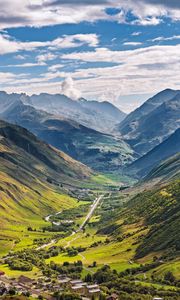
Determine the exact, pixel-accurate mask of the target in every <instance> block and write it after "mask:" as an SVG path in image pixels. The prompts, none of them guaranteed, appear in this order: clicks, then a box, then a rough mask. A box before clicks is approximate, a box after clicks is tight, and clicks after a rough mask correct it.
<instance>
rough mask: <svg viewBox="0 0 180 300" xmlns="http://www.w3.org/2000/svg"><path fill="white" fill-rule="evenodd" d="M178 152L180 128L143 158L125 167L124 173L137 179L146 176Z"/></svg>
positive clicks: (179, 147)
mask: <svg viewBox="0 0 180 300" xmlns="http://www.w3.org/2000/svg"><path fill="white" fill-rule="evenodd" d="M178 152H180V128H178V129H177V130H176V131H175V132H174V133H173V134H172V135H170V137H169V138H167V139H166V140H164V141H163V142H162V143H160V144H159V145H158V146H156V147H155V148H153V149H152V150H151V151H149V152H148V153H147V154H145V155H144V156H142V157H140V158H139V159H137V160H136V161H135V162H133V163H132V164H130V165H129V166H127V168H126V172H127V173H129V172H130V173H131V174H134V175H135V176H137V177H139V178H140V177H143V176H145V175H147V174H148V173H149V172H150V171H151V170H152V169H153V168H154V167H155V166H157V165H158V164H160V162H161V161H163V160H165V159H167V158H169V157H171V156H173V155H174V154H176V153H178Z"/></svg>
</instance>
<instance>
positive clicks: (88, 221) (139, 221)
mask: <svg viewBox="0 0 180 300" xmlns="http://www.w3.org/2000/svg"><path fill="white" fill-rule="evenodd" d="M151 188H152V187H151ZM170 188H171V189H172V187H170ZM146 189H147V185H146ZM173 189H174V190H175V189H177V186H176V187H175V186H174V187H173ZM155 190H156V188H155ZM97 193H98V194H99V195H98V194H97ZM138 193H139V187H137V189H136V188H135V189H132V188H131V189H125V190H124V191H118V190H116V191H114V190H113V189H112V190H109V191H107V190H106V191H103V190H102V191H98V192H97V191H94V192H93V191H90V194H89V195H87V194H86V197H85V198H84V200H83V201H82V200H81V201H79V200H76V199H71V198H69V199H67V198H64V197H65V196H61V197H62V200H63V199H64V200H70V201H68V203H69V204H68V206H67V205H65V204H64V206H63V205H62V206H61V209H60V206H59V208H58V209H57V210H56V212H54V214H53V213H52V214H51V216H50V217H49V218H48V222H47V221H45V219H46V220H47V218H46V217H47V215H44V216H43V217H42V219H41V220H32V223H31V224H32V229H31V230H35V229H36V231H31V230H28V229H27V228H25V227H22V228H21V229H22V230H17V229H15V231H14V233H13V234H15V235H16V236H17V240H15V242H14V239H13V241H10V238H9V240H8V239H7V238H6V246H5V247H3V250H2V252H1V256H5V255H7V254H8V253H11V254H10V257H11V259H12V260H13V257H16V256H17V255H18V256H19V254H18V253H20V252H19V251H21V253H23V252H24V251H25V252H24V253H26V251H27V249H31V250H28V251H32V253H37V255H40V253H42V251H43V253H44V254H43V255H44V259H43V260H44V264H45V266H46V268H45V269H44V267H43V268H42V267H41V266H37V263H33V264H32V270H29V271H23V270H13V269H12V267H11V266H10V265H9V266H8V264H7V262H8V259H2V264H1V267H0V269H1V270H2V271H4V272H5V273H6V274H7V275H8V276H10V277H15V278H18V277H19V276H20V275H22V274H23V275H25V276H27V277H29V278H33V279H35V278H36V279H38V278H40V277H41V276H42V275H43V274H44V276H48V277H51V276H53V277H54V276H55V274H54V275H53V272H54V271H52V269H51V268H52V267H53V264H55V265H57V266H62V265H66V264H67V262H68V263H69V264H70V265H72V264H76V262H77V261H81V262H82V271H81V273H80V274H79V275H78V273H77V276H80V277H81V278H82V279H83V280H86V277H87V276H89V275H88V274H90V275H91V276H92V277H93V276H94V277H95V278H96V276H97V275H96V274H97V272H98V270H99V269H101V268H103V266H104V265H108V266H110V268H111V269H113V270H116V271H117V272H118V273H120V274H122V275H121V276H123V277H124V276H125V277H126V280H130V277H129V276H130V275H128V273H127V274H126V272H129V271H127V270H134V271H131V272H134V274H135V275H134V276H133V282H134V284H135V286H136V289H139V287H144V288H150V287H151V288H152V287H153V288H154V289H155V290H157V291H165V292H167V293H172V294H171V296H172V297H176V294H177V293H178V287H177V286H174V284H173V283H172V282H168V281H166V282H164V276H166V274H167V273H168V272H172V273H173V276H175V278H176V280H178V279H179V278H180V277H179V274H180V264H179V261H178V260H177V256H176V254H173V256H171V257H168V255H169V254H168V251H167V257H164V258H161V256H162V255H163V253H164V251H162V250H159V251H150V253H147V254H145V255H144V256H143V257H136V256H137V253H138V252H137V251H139V250H138V249H141V248H140V247H143V237H146V236H147V235H148V233H149V232H150V230H151V225H150V224H149V225H148V224H146V223H145V222H144V220H145V219H144V217H143V216H141V217H140V218H139V217H138V218H136V213H135V212H134V216H133V217H132V216H130V215H129V212H128V208H126V209H124V207H126V203H127V201H128V200H129V199H131V198H133V200H132V201H130V203H132V204H131V205H132V206H133V205H134V203H135V201H136V200H135V199H136V197H137V196H136V195H139V194H138ZM141 194H142V195H144V192H142V190H141ZM160 194H161V195H162V197H167V200H168V197H170V192H169V190H168V189H165V188H164V187H163V189H162V190H161V191H160ZM81 196H82V195H81ZM138 197H139V196H138ZM143 197H145V196H143ZM95 199H96V200H95ZM144 199H145V198H144ZM168 201H169V200H168ZM65 202H66V201H65ZM65 202H64V203H65ZM62 203H63V202H62ZM136 209H137V212H139V210H138V209H139V208H138V207H136ZM60 212H61V213H60ZM90 212H91V214H89V213H90ZM137 215H138V214H137ZM54 224H58V225H54ZM20 232H21V237H22V239H19V240H18V234H20ZM7 234H12V232H11V231H8V230H7ZM13 234H12V236H13ZM141 245H142V246H141ZM42 246H43V247H42ZM38 249H39V250H38ZM34 251H35V252H34ZM53 251H54V253H53ZM26 255H27V254H26ZM33 255H36V254H33ZM41 255H42V254H41ZM18 256H17V257H18ZM155 257H156V258H155ZM142 266H146V267H145V269H143V271H142ZM49 268H50V270H51V272H52V275H50V274H51V272H50V270H49ZM48 270H49V271H48ZM49 272H50V273H49ZM67 275H68V274H67ZM69 275H70V277H71V276H74V275H72V273H70V274H69ZM131 280H132V279H131ZM56 285H57V283H56ZM102 285H103V284H102ZM173 293H174V294H173ZM149 299H151V298H149ZM172 299H178V298H172Z"/></svg>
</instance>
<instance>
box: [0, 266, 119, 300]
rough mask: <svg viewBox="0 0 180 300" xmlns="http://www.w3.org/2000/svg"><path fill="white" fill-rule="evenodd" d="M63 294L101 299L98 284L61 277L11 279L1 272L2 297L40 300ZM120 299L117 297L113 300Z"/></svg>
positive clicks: (22, 276)
mask: <svg viewBox="0 0 180 300" xmlns="http://www.w3.org/2000/svg"><path fill="white" fill-rule="evenodd" d="M63 292H70V293H72V294H73V295H75V294H76V295H78V296H79V297H80V298H79V299H84V300H86V299H87V300H88V299H100V295H101V289H100V286H99V285H98V284H96V283H93V284H88V283H87V282H85V281H83V280H81V279H72V278H70V277H67V276H63V275H59V276H58V277H57V279H56V280H51V278H48V277H43V276H42V277H39V278H38V279H37V280H36V279H31V278H28V277H26V276H24V275H21V276H20V277H19V278H17V279H15V278H10V277H8V276H6V274H5V273H4V272H2V271H0V296H3V295H24V296H28V297H29V296H31V297H33V298H38V299H47V300H50V299H52V300H53V299H56V298H57V296H58V295H60V294H62V293H63ZM108 299H118V297H116V296H115V295H114V296H113V298H108Z"/></svg>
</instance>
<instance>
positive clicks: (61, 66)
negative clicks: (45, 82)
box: [48, 64, 64, 72]
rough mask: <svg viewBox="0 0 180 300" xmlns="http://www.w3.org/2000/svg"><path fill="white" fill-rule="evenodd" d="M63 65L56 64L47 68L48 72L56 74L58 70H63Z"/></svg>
mask: <svg viewBox="0 0 180 300" xmlns="http://www.w3.org/2000/svg"><path fill="white" fill-rule="evenodd" d="M63 67H64V65H63V64H56V65H52V66H50V67H49V68H48V71H49V72H56V71H57V70H58V69H61V68H63Z"/></svg>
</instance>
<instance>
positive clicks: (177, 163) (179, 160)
mask: <svg viewBox="0 0 180 300" xmlns="http://www.w3.org/2000/svg"><path fill="white" fill-rule="evenodd" d="M174 178H180V152H179V153H178V154H176V155H174V156H171V157H170V158H168V159H167V160H165V161H162V162H161V163H160V164H159V165H158V166H157V167H155V168H153V169H152V171H151V172H150V173H149V174H148V175H147V176H146V177H145V178H144V180H145V181H151V180H152V179H157V180H158V181H169V180H172V179H174Z"/></svg>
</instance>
